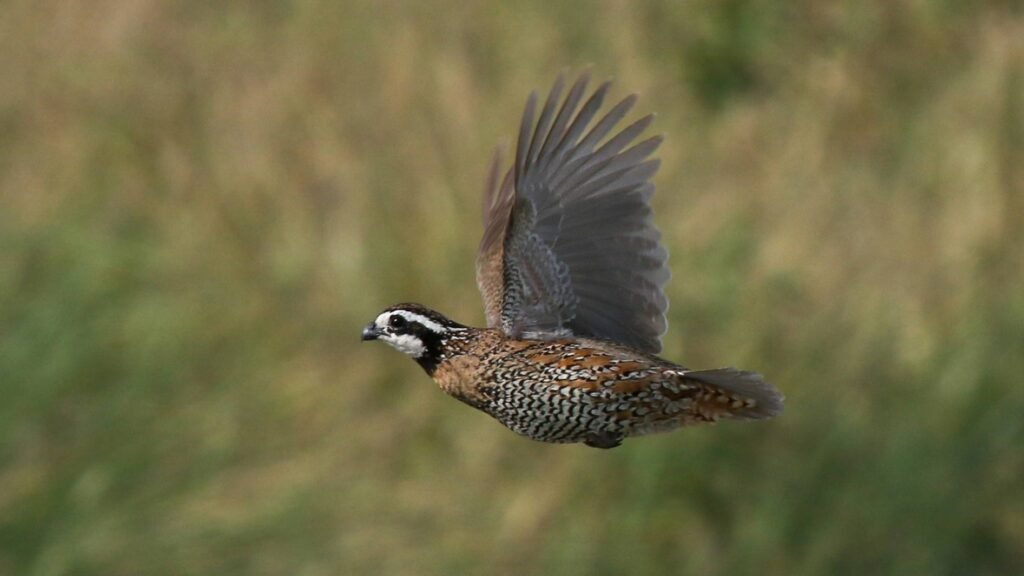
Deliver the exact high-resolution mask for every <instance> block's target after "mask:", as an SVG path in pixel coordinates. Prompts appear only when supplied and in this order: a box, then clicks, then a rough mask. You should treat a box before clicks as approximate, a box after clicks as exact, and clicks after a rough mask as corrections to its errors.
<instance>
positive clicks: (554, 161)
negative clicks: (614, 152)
mask: <svg viewBox="0 0 1024 576" xmlns="http://www.w3.org/2000/svg"><path fill="white" fill-rule="evenodd" d="M610 86H611V81H608V80H606V81H605V82H602V83H601V85H600V86H598V87H597V90H594V93H593V94H591V95H590V98H588V99H587V101H586V102H585V103H584V104H583V107H582V108H580V111H579V113H578V114H577V115H576V117H575V118H573V120H572V123H571V124H570V125H569V128H568V129H567V130H566V131H565V133H564V134H562V138H561V139H560V140H559V141H558V144H557V146H555V149H554V150H553V151H552V152H551V154H550V157H549V158H548V161H547V165H546V166H545V169H544V170H543V175H542V176H540V178H543V179H545V180H547V179H550V178H551V175H552V173H554V172H555V171H557V170H559V169H560V168H562V166H563V165H564V162H563V159H564V158H565V157H566V155H567V154H568V153H569V152H570V151H571V150H573V147H574V146H576V144H577V143H578V140H579V139H580V136H582V135H583V132H584V131H585V130H586V129H587V126H588V125H590V121H591V120H593V119H594V116H596V115H597V112H598V111H599V110H600V109H601V105H602V104H603V103H604V97H605V95H606V94H607V93H608V88H609V87H610Z"/></svg>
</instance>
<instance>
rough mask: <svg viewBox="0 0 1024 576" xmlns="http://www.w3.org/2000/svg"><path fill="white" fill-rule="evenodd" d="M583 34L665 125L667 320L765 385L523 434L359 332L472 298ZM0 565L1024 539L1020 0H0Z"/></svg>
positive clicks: (664, 552) (978, 544) (943, 553)
mask: <svg viewBox="0 0 1024 576" xmlns="http://www.w3.org/2000/svg"><path fill="white" fill-rule="evenodd" d="M586 63H593V64H594V70H595V75H596V76H598V77H601V76H605V75H609V76H612V75H614V76H616V77H617V79H618V83H617V85H616V94H617V95H619V96H622V95H625V94H626V93H628V92H629V91H632V90H638V91H640V92H641V96H642V97H641V101H640V105H639V107H638V110H639V111H640V112H643V111H647V110H654V111H657V112H658V113H659V117H658V120H657V122H656V128H655V130H657V131H665V132H667V134H668V140H667V142H666V144H665V146H664V147H663V149H662V151H661V153H660V157H661V158H662V160H663V168H662V170H661V172H660V173H659V175H658V176H657V179H656V182H657V184H658V186H659V192H658V195H657V196H656V197H655V207H656V220H657V222H658V224H659V225H660V227H661V229H662V231H663V232H664V236H665V240H666V243H667V245H668V247H669V249H670V252H671V255H672V259H671V264H672V268H673V271H674V274H675V276H674V279H673V281H672V283H671V284H670V285H669V296H670V298H671V301H672V308H671V311H670V314H671V318H670V321H671V324H670V331H669V334H668V335H667V336H666V339H665V355H666V356H667V357H669V358H672V359H674V360H677V361H679V362H682V363H685V364H687V365H689V366H693V367H713V366H720V365H737V366H743V367H747V368H752V369H758V370H760V371H762V372H763V373H765V374H766V375H767V376H768V377H769V379H770V380H771V381H773V382H774V383H776V384H777V385H778V386H779V387H780V388H781V389H783V390H784V391H785V392H786V394H787V396H788V403H787V412H786V413H785V414H784V415H783V417H782V418H780V419H778V420H776V421H772V422H769V423H754V424H723V425H719V426H715V427H708V428H702V429H693V430H687V431H683V432H678V433H675V434H670V435H663V436H657V437H651V438H647V439H641V440H634V441H627V442H626V443H625V445H624V446H623V447H622V448H620V449H617V450H613V451H607V452H606V451H599V450H592V449H586V448H583V447H574V446H549V445H542V444H536V443H532V442H529V441H527V440H524V439H521V438H518V437H516V436H514V435H513V434H512V433H510V432H508V431H506V430H504V429H503V428H501V427H500V426H499V425H498V424H496V423H495V422H493V421H491V420H490V419H489V418H488V417H486V416H484V415H482V414H479V413H477V412H474V411H472V410H469V409H467V408H466V407H464V406H462V405H460V404H458V403H457V402H455V401H453V400H451V399H449V398H447V397H445V396H444V395H443V394H442V393H440V392H439V391H438V390H437V389H436V388H435V386H434V385H433V384H432V383H431V382H430V381H429V380H428V379H427V378H426V377H425V376H424V375H423V374H422V373H421V372H420V370H419V368H418V367H417V366H416V365H415V364H414V363H413V362H410V361H408V360H407V359H406V358H404V357H401V356H400V355H399V354H397V353H395V352H394V351H392V350H389V349H386V348H385V347H383V346H362V345H360V343H359V330H360V328H361V326H362V325H363V324H364V323H365V322H366V321H368V320H369V319H371V318H372V317H373V316H374V315H375V314H376V313H377V312H378V311H379V310H380V309H381V308H383V307H385V306H387V305H390V304H392V303H394V302H398V301H406V300H415V301H420V302H423V303H425V304H427V305H430V306H432V307H435V308H437V309H439V310H442V311H445V312H446V313H448V314H449V315H451V316H452V317H453V318H456V319H459V320H462V321H464V322H471V323H480V322H481V318H482V310H481V306H480V304H479V298H478V296H477V294H476V287H475V284H474V278H473V258H474V251H475V247H476V242H477V240H478V238H479V234H480V223H479V209H478V202H479V195H480V192H481V190H482V186H483V181H484V177H485V173H486V167H487V163H488V161H489V158H490V154H491V150H492V146H493V144H495V143H496V142H498V141H499V140H500V139H501V138H503V137H504V138H511V137H512V136H513V132H514V129H515V128H516V126H517V122H518V115H519V113H520V110H521V106H522V104H523V102H524V100H525V97H526V94H527V92H528V91H529V90H530V89H531V88H534V87H537V88H541V89H546V88H547V86H548V85H549V84H550V82H551V81H552V80H553V78H554V75H555V73H556V71H557V70H558V69H559V68H560V67H562V66H564V65H570V66H574V67H578V66H580V65H583V64H586ZM0 70H2V71H3V73H2V74H0V247H2V250H0V398H2V400H0V574H3V575H8V574H10V575H30V576H37V575H38V576H51V575H54V576H56V575H64V574H76V575H77V574H85V575H89V574H95V575H103V576H110V575H138V574H147V575H148V574H169V575H170V574H174V575H178V574H217V575H229V574H246V575H248V574H267V575H270V574H297V575H306V576H312V575H321V574H323V575H326V574H416V575H429V574H438V575H441V574H463V573H465V574H559V575H577V574H578V575H603V574H607V575H619V574H702V575H703V574H712V575H736V574H758V575H760V574H779V575H818V574H1015V573H1016V574H1019V573H1024V417H1022V416H1024V381H1022V377H1021V375H1022V374H1024V266H1022V264H1024V228H1022V222H1024V12H1022V10H1021V8H1020V5H1019V4H1018V3H1015V2H1006V1H1003V2H999V1H992V2H985V1H972V2H950V1H945V0H916V1H910V0H895V1H894V0H856V1H855V0H849V1H841V2H832V3H820V2H815V1H811V0H796V1H793V2H782V1H780V2H759V1H754V0H725V1H721V2H718V1H711V0H694V1H692V2H675V1H670V0H653V1H649V2H636V3H634V2H615V1H607V2H600V3H592V2H583V1H576V2H568V3H553V2H547V1H535V0H523V1H520V2H512V3H494V4H488V5H484V4H479V5H477V4H472V5H469V3H463V2H456V1H442V2H431V3H427V2H415V1H411V0H410V1H396V2H370V1H367V2H341V3H334V2H324V1H318V0H298V1H294V2H215V3H207V2H164V1H161V0H144V1H139V2H119V1H116V0H109V1H100V2H88V3H69V2H58V1H54V0H45V1H43V2H28V1H25V0H12V1H9V2H4V3H2V4H0Z"/></svg>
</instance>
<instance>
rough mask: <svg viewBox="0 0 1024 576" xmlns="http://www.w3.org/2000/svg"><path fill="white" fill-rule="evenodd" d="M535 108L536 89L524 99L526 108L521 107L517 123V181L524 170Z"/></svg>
mask: <svg viewBox="0 0 1024 576" xmlns="http://www.w3.org/2000/svg"><path fill="white" fill-rule="evenodd" d="M536 108H537V91H536V90H534V91H532V92H530V97H529V98H527V99H526V108H524V109H523V118H522V120H521V121H520V123H519V139H518V140H517V141H516V170H515V180H516V182H517V183H518V182H519V180H520V179H522V177H523V173H524V172H525V171H526V159H527V157H528V149H529V148H528V147H529V145H530V127H531V126H533V114H534V111H535V110H536Z"/></svg>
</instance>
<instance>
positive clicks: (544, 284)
mask: <svg viewBox="0 0 1024 576" xmlns="http://www.w3.org/2000/svg"><path fill="white" fill-rule="evenodd" d="M566 77H567V72H566V71H564V70H563V71H562V72H561V73H560V74H559V75H558V76H557V78H556V80H555V82H554V84H553V86H552V87H551V90H550V91H549V92H548V95H547V98H546V100H545V101H544V104H543V107H542V108H541V109H540V114H539V117H537V118H535V116H536V110H537V107H538V95H537V92H536V91H533V92H531V93H530V95H529V97H528V98H527V101H526V106H525V109H524V111H523V114H522V119H521V122H520V127H519V135H518V139H517V142H516V147H515V157H514V159H513V161H512V164H511V166H509V167H508V168H507V169H505V167H504V162H503V160H502V153H501V148H500V147H499V149H498V151H497V152H496V153H495V155H494V159H493V160H492V162H491V167H490V170H489V172H488V176H487V179H486V185H485V191H484V198H483V224H484V226H483V230H484V231H483V237H482V239H481V241H480V245H479V249H478V253H477V259H476V280H477V286H478V288H479V291H480V293H481V296H482V298H483V304H484V315H485V317H486V327H484V328H475V327H471V326H468V325H464V324H461V323H459V322H456V321H454V320H452V319H449V318H448V317H446V316H444V315H443V314H441V313H440V312H437V311H435V310H432V309H430V308H427V307H426V306H423V305H421V304H417V303H401V304H396V305H393V306H390V307H388V308H386V309H385V310H383V311H382V312H380V313H379V314H378V315H377V316H376V317H375V318H374V319H373V320H372V321H371V322H370V323H369V324H367V325H366V326H365V327H364V328H363V329H362V334H361V339H362V340H363V341H370V340H380V341H382V342H384V343H386V344H388V345H390V346H391V347H393V348H395V349H396V350H398V351H399V352H402V353H404V354H406V355H408V356H410V357H412V358H413V359H414V360H415V361H416V362H417V363H418V364H419V365H420V367H422V368H423V370H424V371H425V372H426V373H427V375H429V376H430V377H431V378H432V379H433V380H434V381H435V382H436V383H437V385H438V386H439V387H440V389H441V390H443V391H444V392H445V393H447V394H449V395H450V396H452V397H454V398H456V399H458V400H460V401H462V402H463V403H465V404H468V405H469V406H472V407H473V408H476V409H478V410H481V411H483V412H485V413H486V414H488V415H490V416H492V417H493V418H495V419H496V420H498V421H499V422H500V423H501V424H503V425H504V426H506V427H507V428H509V429H510V430H512V431H513V432H515V433H517V434H519V435H522V436H525V437H527V438H530V439H533V440H537V441H541V442H550V443H562V444H564V443H582V444H583V445H585V446H590V447H594V448H605V449H607V448H614V447H616V446H619V445H621V444H622V442H623V440H624V439H626V438H629V437H635V436H643V435H647V434H652V433H656V432H665V431H669V430H674V429H676V428H680V427H684V426H690V425H694V424H702V423H713V422H717V421H720V420H728V419H736V420H760V419H768V418H772V417H775V416H777V415H779V414H780V413H781V412H782V409H783V403H784V397H783V395H782V394H781V393H780V392H779V390H778V389H777V388H775V387H774V386H773V385H771V384H769V383H768V382H766V381H765V379H764V378H763V377H762V376H761V375H760V374H758V373H756V372H751V371H745V370H739V369H736V368H717V369H703V370H691V369H688V368H686V367H684V366H682V365H680V364H676V363H674V362H671V361H668V360H665V359H663V358H661V357H660V356H659V355H658V354H659V353H660V352H661V337H662V336H663V335H664V334H665V332H666V331H667V328H668V323H667V318H666V313H667V310H668V299H667V298H666V296H665V291H664V288H665V285H666V284H667V282H668V280H669V277H670V272H669V268H668V254H667V251H666V250H665V248H664V247H663V246H662V243H661V235H660V232H659V231H658V229H657V227H656V226H655V225H654V223H653V215H652V210H651V205H650V200H651V197H652V195H653V194H654V184H653V183H652V181H651V179H652V177H653V176H654V175H655V173H656V172H657V170H658V167H659V164H660V162H659V160H657V159H653V158H651V155H652V154H653V153H654V152H655V150H656V149H657V148H658V146H659V145H660V144H661V142H662V140H663V136H662V135H656V136H651V137H647V138H644V139H642V140H640V141H639V142H637V140H638V139H639V138H640V136H641V135H642V134H643V132H644V131H645V130H646V129H647V128H648V127H649V125H650V124H651V123H652V121H653V118H654V115H653V114H648V115H646V116H643V117H642V118H640V119H639V120H637V121H635V122H633V123H631V124H629V125H628V126H626V127H625V128H622V129H621V130H617V126H618V125H619V124H620V122H621V121H622V119H623V118H624V117H625V116H626V114H627V113H628V112H629V111H630V110H631V109H632V107H633V106H634V104H635V102H636V100H637V95H636V94H631V95H629V96H627V97H625V98H624V99H622V100H621V101H619V102H618V103H617V104H615V105H614V106H612V107H611V108H610V109H609V110H608V111H607V112H604V113H603V114H601V112H602V109H603V103H604V100H605V98H606V97H607V94H608V91H609V88H610V86H611V81H610V80H609V81H604V82H603V83H601V84H600V85H598V86H597V88H596V89H594V90H593V91H592V92H589V93H588V91H587V87H588V85H589V83H590V71H589V70H584V71H583V72H582V73H580V74H579V76H578V78H577V79H576V80H575V81H574V82H573V83H572V85H571V86H570V87H569V88H568V91H567V92H566V93H565V96H564V98H563V96H562V94H563V91H565V89H566V84H567V82H566ZM585 96H586V98H585V99H584V97H585ZM613 132H614V133H613ZM503 170H504V174H503V175H502V172H503Z"/></svg>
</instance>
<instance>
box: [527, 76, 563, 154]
mask: <svg viewBox="0 0 1024 576" xmlns="http://www.w3.org/2000/svg"><path fill="white" fill-rule="evenodd" d="M564 86H565V70H563V71H562V72H560V73H559V74H558V78H556V79H555V83H554V85H553V86H551V92H549V93H548V99H547V100H546V101H545V102H544V108H543V109H542V110H541V112H540V118H539V119H538V120H537V126H535V127H534V129H533V137H532V138H531V139H530V154H529V156H528V157H527V161H526V162H527V166H529V167H530V168H533V167H535V166H536V164H537V158H538V157H539V155H540V148H541V145H542V144H543V142H544V140H545V138H546V137H547V135H548V132H549V130H550V128H551V121H552V119H553V116H554V115H555V106H557V105H558V100H559V98H561V96H562V88H563V87H564Z"/></svg>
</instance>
